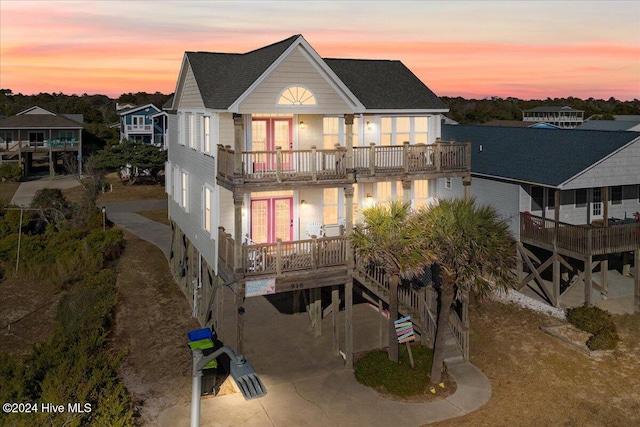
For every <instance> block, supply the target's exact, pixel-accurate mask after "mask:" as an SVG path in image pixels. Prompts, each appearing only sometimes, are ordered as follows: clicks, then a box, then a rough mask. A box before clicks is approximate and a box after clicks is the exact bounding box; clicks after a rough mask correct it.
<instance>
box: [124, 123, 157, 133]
mask: <svg viewBox="0 0 640 427" xmlns="http://www.w3.org/2000/svg"><path fill="white" fill-rule="evenodd" d="M125 128H126V130H127V133H151V131H152V125H126V126H125Z"/></svg>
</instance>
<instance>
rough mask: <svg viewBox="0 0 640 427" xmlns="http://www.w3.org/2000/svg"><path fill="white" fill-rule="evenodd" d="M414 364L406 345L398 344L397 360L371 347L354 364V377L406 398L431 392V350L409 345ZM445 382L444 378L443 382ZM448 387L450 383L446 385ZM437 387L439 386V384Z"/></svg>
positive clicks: (370, 385) (387, 392)
mask: <svg viewBox="0 0 640 427" xmlns="http://www.w3.org/2000/svg"><path fill="white" fill-rule="evenodd" d="M411 350H412V352H413V360H414V362H415V367H414V368H412V367H411V364H410V362H409V354H408V353H407V348H406V346H404V345H402V346H400V357H399V359H400V362H399V363H393V362H391V361H390V360H389V356H388V355H387V352H386V351H384V350H372V351H370V352H368V353H366V354H365V355H363V356H362V357H361V358H359V359H358V360H357V362H356V364H355V377H356V380H357V381H358V382H359V383H361V384H363V385H366V386H368V387H371V388H374V389H376V390H377V391H379V392H381V393H383V394H389V395H391V396H395V397H400V398H408V397H414V396H424V395H425V394H429V395H430V394H431V392H429V390H428V385H429V380H430V376H429V374H430V372H431V364H432V357H433V350H431V349H430V348H427V347H425V346H422V345H414V346H411ZM445 384H446V382H445ZM445 388H446V389H449V390H450V389H451V387H450V386H449V387H445ZM438 389H439V390H438V391H439V392H441V391H442V389H440V388H439V387H438Z"/></svg>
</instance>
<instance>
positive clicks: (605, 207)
mask: <svg viewBox="0 0 640 427" xmlns="http://www.w3.org/2000/svg"><path fill="white" fill-rule="evenodd" d="M602 216H603V218H604V222H603V224H604V227H605V228H609V187H602ZM600 281H601V283H600V285H601V286H602V289H603V290H602V291H601V292H602V297H603V298H604V299H607V296H608V295H609V254H605V255H603V258H602V260H601V261H600Z"/></svg>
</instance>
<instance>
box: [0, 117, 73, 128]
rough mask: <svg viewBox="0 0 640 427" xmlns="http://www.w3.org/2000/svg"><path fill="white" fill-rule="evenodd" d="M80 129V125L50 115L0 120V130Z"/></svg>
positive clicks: (65, 118) (64, 118)
mask: <svg viewBox="0 0 640 427" xmlns="http://www.w3.org/2000/svg"><path fill="white" fill-rule="evenodd" d="M27 128H28V129H56V128H58V129H82V123H78V122H76V121H75V120H71V119H69V118H67V117H63V116H52V115H50V114H23V115H19V116H11V117H7V118H6V119H2V120H0V129H27Z"/></svg>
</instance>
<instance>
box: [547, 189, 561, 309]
mask: <svg viewBox="0 0 640 427" xmlns="http://www.w3.org/2000/svg"><path fill="white" fill-rule="evenodd" d="M547 191H549V190H547ZM553 220H554V231H553V291H552V293H553V298H552V299H553V304H554V305H555V306H556V307H559V306H560V255H559V254H558V231H559V229H560V190H557V189H556V191H555V193H554V205H553Z"/></svg>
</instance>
